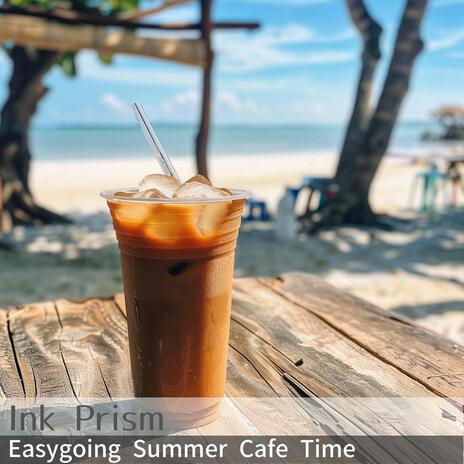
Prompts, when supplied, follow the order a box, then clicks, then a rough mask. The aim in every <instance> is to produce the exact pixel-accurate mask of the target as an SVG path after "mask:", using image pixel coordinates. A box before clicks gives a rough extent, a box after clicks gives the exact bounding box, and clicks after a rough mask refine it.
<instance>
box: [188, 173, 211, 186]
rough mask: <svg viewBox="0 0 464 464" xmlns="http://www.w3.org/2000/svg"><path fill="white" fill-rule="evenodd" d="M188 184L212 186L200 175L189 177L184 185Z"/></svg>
mask: <svg viewBox="0 0 464 464" xmlns="http://www.w3.org/2000/svg"><path fill="white" fill-rule="evenodd" d="M189 182H200V184H206V185H213V184H212V183H211V182H210V181H209V179H207V178H206V177H204V176H201V175H200V174H197V175H196V176H193V177H191V178H190V179H188V180H186V181H185V182H184V184H187V183H189Z"/></svg>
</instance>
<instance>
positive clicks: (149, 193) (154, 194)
mask: <svg viewBox="0 0 464 464" xmlns="http://www.w3.org/2000/svg"><path fill="white" fill-rule="evenodd" d="M134 198H167V196H166V195H165V194H164V193H163V192H160V191H159V190H158V189H155V188H151V189H147V190H142V191H141V192H137V193H136V194H135V195H134Z"/></svg>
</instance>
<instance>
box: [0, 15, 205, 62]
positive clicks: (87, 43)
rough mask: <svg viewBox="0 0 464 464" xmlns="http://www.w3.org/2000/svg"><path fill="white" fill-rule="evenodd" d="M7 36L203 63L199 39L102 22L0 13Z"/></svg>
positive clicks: (47, 45) (58, 47) (1, 32)
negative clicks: (153, 33)
mask: <svg viewBox="0 0 464 464" xmlns="http://www.w3.org/2000/svg"><path fill="white" fill-rule="evenodd" d="M9 40H11V41H14V42H15V43H16V44H17V45H22V46H25V47H27V46H34V47H38V48H41V49H43V50H54V51H64V52H77V51H80V50H82V49H89V50H97V51H99V52H102V53H107V54H109V55H111V54H114V53H124V54H129V55H137V56H148V57H152V58H159V59H163V60H168V61H174V62H178V63H184V64H190V65H194V66H204V65H205V47H204V44H203V41H202V40H201V39H178V38H172V37H171V38H159V37H158V38H155V37H140V36H137V35H136V34H134V33H133V32H126V31H121V30H120V29H117V30H114V28H113V29H108V28H106V27H102V26H90V25H78V26H70V25H64V24H59V23H57V22H52V21H47V20H44V19H41V18H33V17H27V16H20V15H9V16H4V15H0V42H6V41H9Z"/></svg>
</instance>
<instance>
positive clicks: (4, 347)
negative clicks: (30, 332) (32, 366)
mask: <svg viewBox="0 0 464 464" xmlns="http://www.w3.org/2000/svg"><path fill="white" fill-rule="evenodd" d="M14 311H15V309H11V310H8V311H1V310H0V353H1V355H0V398H2V399H5V398H12V397H14V398H22V397H24V386H23V380H22V378H21V376H20V373H19V371H18V368H19V366H18V365H17V360H16V354H15V352H14V350H13V345H12V341H11V334H10V330H9V326H10V321H9V317H10V314H12V313H14Z"/></svg>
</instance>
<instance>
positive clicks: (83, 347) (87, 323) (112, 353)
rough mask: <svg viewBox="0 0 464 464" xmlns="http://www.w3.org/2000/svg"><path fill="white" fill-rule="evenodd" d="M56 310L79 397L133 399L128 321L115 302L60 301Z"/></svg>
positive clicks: (61, 339)
mask: <svg viewBox="0 0 464 464" xmlns="http://www.w3.org/2000/svg"><path fill="white" fill-rule="evenodd" d="M56 310H57V314H58V317H59V322H60V326H61V333H60V348H61V352H62V355H63V361H64V363H65V365H66V368H67V372H68V373H69V377H70V380H71V383H72V385H73V389H74V391H75V393H76V396H77V397H79V398H93V397H98V398H104V397H110V398H113V397H130V396H132V395H133V390H132V383H131V379H130V364H129V358H128V352H127V327H126V321H125V319H124V317H123V315H122V314H121V313H120V311H119V309H118V308H117V307H116V305H115V304H114V302H113V300H97V299H92V300H87V301H84V302H80V303H76V302H70V301H67V300H59V301H57V302H56Z"/></svg>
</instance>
